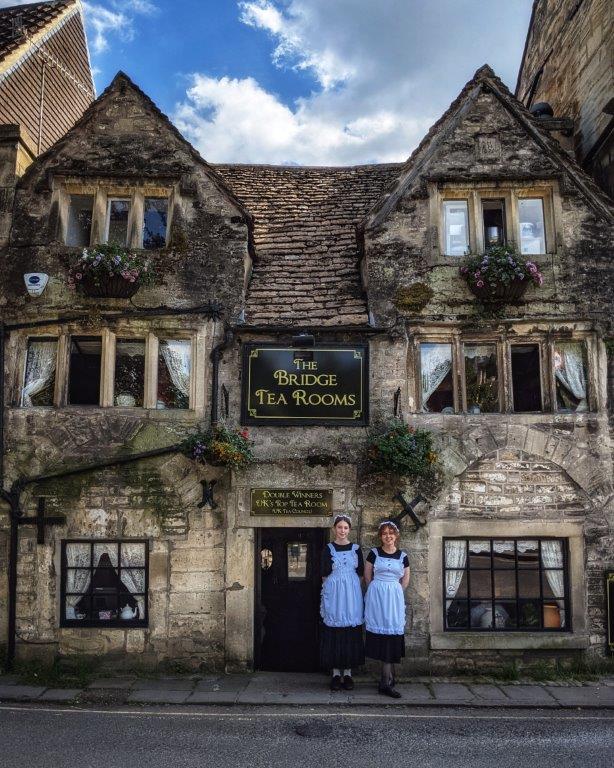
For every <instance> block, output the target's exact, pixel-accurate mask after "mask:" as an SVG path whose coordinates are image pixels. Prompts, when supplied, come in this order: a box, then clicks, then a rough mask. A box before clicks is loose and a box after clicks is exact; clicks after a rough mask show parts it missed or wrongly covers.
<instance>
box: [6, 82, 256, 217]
mask: <svg viewBox="0 0 614 768" xmlns="http://www.w3.org/2000/svg"><path fill="white" fill-rule="evenodd" d="M194 173H200V174H201V175H203V176H204V177H206V179H207V181H208V182H209V183H210V186H211V187H212V189H211V190H210V191H211V193H212V194H213V193H214V192H215V191H217V192H218V193H219V194H220V195H221V197H222V198H223V199H224V202H225V203H227V204H228V205H229V206H230V207H231V209H232V210H233V211H234V213H238V214H240V215H241V216H242V217H243V218H244V219H246V220H249V215H248V214H247V212H246V211H245V209H244V208H243V207H242V205H241V204H240V203H239V201H238V200H237V198H236V197H235V195H234V194H233V193H232V192H231V191H230V189H229V188H228V187H227V185H226V184H225V182H224V181H223V180H222V179H221V177H220V176H219V175H218V174H217V173H216V172H215V171H214V169H213V168H211V166H209V165H208V164H207V163H206V162H205V161H204V160H203V158H202V157H201V156H200V155H199V154H198V152H197V151H196V150H195V149H194V148H193V147H192V145H191V144H190V143H189V142H188V141H186V140H185V139H184V138H183V136H182V135H181V134H180V133H179V131H178V130H177V129H176V128H175V127H174V126H173V125H172V123H171V122H170V121H169V120H168V118H167V117H166V116H165V115H164V114H163V113H162V112H161V111H160V110H159V109H158V107H157V106H156V105H155V104H154V102H153V101H152V100H151V99H150V98H149V97H147V96H146V95H145V94H144V93H143V92H142V91H141V90H140V89H139V88H137V87H136V86H135V85H134V83H133V82H132V81H131V80H130V78H128V77H127V76H126V75H124V74H123V73H118V75H116V77H115V78H114V80H113V82H112V83H111V85H110V86H109V87H108V88H107V89H106V90H105V91H104V93H103V94H102V95H101V96H100V97H99V98H98V99H97V100H96V101H95V102H94V103H93V104H92V105H91V106H90V107H89V109H88V110H87V111H86V112H85V114H84V115H83V117H82V118H81V119H80V120H79V121H78V122H77V123H76V125H75V126H74V127H73V128H72V129H71V130H70V131H68V133H66V134H65V136H63V138H62V139H60V141H58V142H57V144H55V145H54V146H53V147H51V149H50V150H48V151H47V152H46V153H45V154H43V155H41V157H40V158H39V159H38V160H37V161H36V162H35V163H33V164H32V165H31V166H30V168H29V169H28V171H27V172H26V174H25V175H24V177H23V179H22V180H21V182H20V184H19V187H24V186H28V185H31V184H33V183H34V184H37V183H41V182H42V183H43V186H45V185H47V186H48V185H49V184H50V183H51V180H52V178H53V177H54V176H62V177H73V178H74V177H77V178H79V177H81V178H88V177H89V178H96V177H104V178H114V179H118V180H119V179H121V180H139V181H144V180H147V179H155V180H162V179H168V180H170V181H178V180H180V179H184V178H185V177H186V176H188V175H193V174H194Z"/></svg>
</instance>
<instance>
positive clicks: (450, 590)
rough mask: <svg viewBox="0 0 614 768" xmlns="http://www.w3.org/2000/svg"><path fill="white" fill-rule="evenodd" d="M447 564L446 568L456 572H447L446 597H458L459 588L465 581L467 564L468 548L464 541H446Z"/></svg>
mask: <svg viewBox="0 0 614 768" xmlns="http://www.w3.org/2000/svg"><path fill="white" fill-rule="evenodd" d="M445 558H446V560H445V562H446V568H454V569H455V570H453V571H450V570H447V571H446V597H449V598H453V597H456V593H457V592H458V588H459V587H460V584H461V581H462V580H463V574H464V571H463V570H461V569H462V568H464V567H465V563H466V562H467V547H466V546H465V542H464V541H446V542H445Z"/></svg>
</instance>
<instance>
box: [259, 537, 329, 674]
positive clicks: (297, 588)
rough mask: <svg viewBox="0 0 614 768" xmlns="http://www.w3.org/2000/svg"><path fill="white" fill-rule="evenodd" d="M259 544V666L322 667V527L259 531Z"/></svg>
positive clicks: (282, 668) (287, 668)
mask: <svg viewBox="0 0 614 768" xmlns="http://www.w3.org/2000/svg"><path fill="white" fill-rule="evenodd" d="M258 533H259V535H258V537H257V540H256V547H257V549H256V601H255V603H256V616H255V622H254V626H255V633H256V636H255V643H254V647H255V651H256V658H255V666H256V668H257V669H263V670H271V671H276V672H315V671H317V669H318V640H319V623H320V622H319V613H320V589H321V584H322V580H321V578H320V555H321V552H322V549H323V548H324V546H325V545H326V541H327V531H326V530H325V529H323V528H261V529H259V532H258Z"/></svg>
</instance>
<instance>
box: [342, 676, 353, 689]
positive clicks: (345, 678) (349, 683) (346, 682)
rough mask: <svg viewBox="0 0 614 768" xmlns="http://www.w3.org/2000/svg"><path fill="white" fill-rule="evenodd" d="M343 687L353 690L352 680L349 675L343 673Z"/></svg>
mask: <svg viewBox="0 0 614 768" xmlns="http://www.w3.org/2000/svg"><path fill="white" fill-rule="evenodd" d="M343 687H344V688H345V690H346V691H353V690H354V681H353V680H352V676H351V675H344V676H343Z"/></svg>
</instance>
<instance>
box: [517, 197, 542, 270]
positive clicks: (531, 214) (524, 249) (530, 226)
mask: <svg viewBox="0 0 614 768" xmlns="http://www.w3.org/2000/svg"><path fill="white" fill-rule="evenodd" d="M518 215H519V217H520V252H521V253H523V254H526V255H527V256H528V255H535V254H538V253H546V235H545V228H544V201H543V200H542V199H541V198H521V199H520V200H519V201H518Z"/></svg>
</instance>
